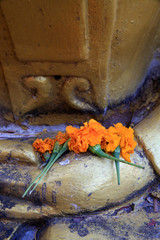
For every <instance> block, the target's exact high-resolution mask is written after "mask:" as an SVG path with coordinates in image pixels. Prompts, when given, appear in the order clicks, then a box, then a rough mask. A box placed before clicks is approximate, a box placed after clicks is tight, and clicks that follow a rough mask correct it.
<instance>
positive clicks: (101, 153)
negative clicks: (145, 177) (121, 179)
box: [88, 144, 144, 169]
mask: <svg viewBox="0 0 160 240" xmlns="http://www.w3.org/2000/svg"><path fill="white" fill-rule="evenodd" d="M88 150H89V151H90V152H92V153H93V154H95V155H97V156H99V157H104V158H108V159H111V160H114V161H118V162H122V163H125V164H128V165H131V166H134V167H138V168H142V169H144V167H142V166H141V165H136V164H134V163H131V162H127V161H125V160H122V159H119V158H116V157H113V156H111V155H109V154H107V153H105V152H104V151H102V149H101V146H100V145H99V144H97V145H95V146H94V147H92V146H89V148H88Z"/></svg>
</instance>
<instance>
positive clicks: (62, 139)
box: [55, 131, 69, 145]
mask: <svg viewBox="0 0 160 240" xmlns="http://www.w3.org/2000/svg"><path fill="white" fill-rule="evenodd" d="M68 139H69V135H68V133H66V132H65V133H62V132H60V131H59V132H58V134H57V136H56V138H55V140H56V141H58V142H59V144H60V145H62V144H63V143H65V142H66V141H67V140H68Z"/></svg>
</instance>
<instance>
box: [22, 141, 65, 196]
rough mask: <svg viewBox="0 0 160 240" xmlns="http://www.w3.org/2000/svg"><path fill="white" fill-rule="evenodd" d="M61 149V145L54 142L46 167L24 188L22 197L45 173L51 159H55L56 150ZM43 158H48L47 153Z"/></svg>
mask: <svg viewBox="0 0 160 240" xmlns="http://www.w3.org/2000/svg"><path fill="white" fill-rule="evenodd" d="M61 149H62V146H61V145H59V143H58V142H56V143H55V146H54V149H53V152H52V155H51V157H50V160H49V162H48V163H47V165H46V167H45V168H44V169H43V170H42V172H41V173H40V174H39V175H38V176H37V177H36V178H35V179H34V181H33V182H32V183H31V184H30V185H29V187H28V188H27V189H26V191H25V192H24V194H23V195H22V198H24V197H25V196H26V194H27V193H28V191H29V190H30V189H31V187H32V186H33V184H34V183H35V182H36V181H37V180H38V179H39V178H40V177H41V176H42V175H43V174H44V173H45V171H46V170H47V169H48V167H49V166H50V164H51V163H52V162H53V160H54V159H55V157H56V155H57V154H58V151H60V150H61ZM44 155H45V156H44V158H45V159H46V158H48V156H49V155H48V153H46V154H44Z"/></svg>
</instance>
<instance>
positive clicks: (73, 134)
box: [66, 119, 106, 153]
mask: <svg viewBox="0 0 160 240" xmlns="http://www.w3.org/2000/svg"><path fill="white" fill-rule="evenodd" d="M66 131H67V133H68V135H69V137H70V138H71V140H70V141H69V143H68V146H69V150H70V151H74V152H75V153H79V152H86V151H87V149H88V147H89V145H90V146H95V145H96V144H100V142H101V141H102V138H103V136H104V135H105V131H106V129H105V127H103V126H102V125H101V124H100V123H99V122H97V121H96V120H94V119H91V120H90V121H89V123H87V122H85V123H84V126H82V127H80V129H77V128H75V127H72V126H68V127H67V128H66Z"/></svg>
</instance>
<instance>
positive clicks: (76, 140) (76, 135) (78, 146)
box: [66, 126, 88, 153]
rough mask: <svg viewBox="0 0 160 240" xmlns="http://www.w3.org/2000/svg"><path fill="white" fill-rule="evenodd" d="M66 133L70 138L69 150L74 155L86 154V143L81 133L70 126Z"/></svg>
mask: <svg viewBox="0 0 160 240" xmlns="http://www.w3.org/2000/svg"><path fill="white" fill-rule="evenodd" d="M66 131H67V134H68V135H69V137H70V138H71V140H70V141H69V142H68V147H69V150H70V151H74V152H75V153H80V152H86V151H87V149H88V141H87V139H86V138H85V136H83V133H82V131H80V129H78V128H75V127H72V126H68V127H67V128H66Z"/></svg>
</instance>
